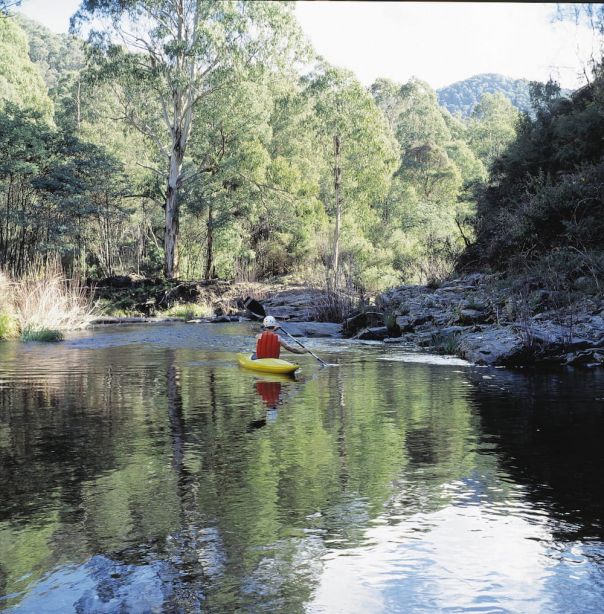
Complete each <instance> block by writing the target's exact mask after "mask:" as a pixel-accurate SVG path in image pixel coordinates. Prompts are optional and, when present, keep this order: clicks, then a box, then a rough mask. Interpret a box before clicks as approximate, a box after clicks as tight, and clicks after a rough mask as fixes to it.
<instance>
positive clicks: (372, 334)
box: [353, 326, 388, 341]
mask: <svg viewBox="0 0 604 614" xmlns="http://www.w3.org/2000/svg"><path fill="white" fill-rule="evenodd" d="M387 337H388V329H387V328H386V327H385V326H374V327H370V328H364V329H363V330H360V331H359V332H358V333H357V334H356V335H355V336H354V337H353V339H361V340H363V341H383V340H384V339H386V338H387Z"/></svg>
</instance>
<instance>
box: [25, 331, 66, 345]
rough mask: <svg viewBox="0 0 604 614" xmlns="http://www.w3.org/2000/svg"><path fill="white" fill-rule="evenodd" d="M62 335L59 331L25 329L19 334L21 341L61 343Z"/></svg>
mask: <svg viewBox="0 0 604 614" xmlns="http://www.w3.org/2000/svg"><path fill="white" fill-rule="evenodd" d="M63 338H64V335H63V333H62V332H61V331H60V330H53V329H51V328H25V329H23V331H22V332H21V341H44V342H51V341H63Z"/></svg>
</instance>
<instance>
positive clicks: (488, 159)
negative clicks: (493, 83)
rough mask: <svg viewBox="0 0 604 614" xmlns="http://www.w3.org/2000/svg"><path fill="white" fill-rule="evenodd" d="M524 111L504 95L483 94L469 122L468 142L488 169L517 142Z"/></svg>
mask: <svg viewBox="0 0 604 614" xmlns="http://www.w3.org/2000/svg"><path fill="white" fill-rule="evenodd" d="M520 118H521V114H520V111H518V109H516V108H515V107H514V106H513V105H512V103H511V102H510V101H509V100H508V98H506V97H505V96H504V95H503V94H501V93H497V94H483V96H482V98H481V99H480V102H479V103H478V104H477V105H476V107H475V108H474V111H473V112H472V115H471V118H470V122H469V129H468V133H469V145H470V147H471V148H472V149H473V150H474V152H475V153H476V155H477V156H478V157H479V158H480V160H481V161H482V162H483V163H484V165H485V166H486V167H487V168H488V167H490V166H491V164H492V163H493V161H494V160H495V159H496V158H498V157H499V156H500V155H501V154H502V153H503V152H504V151H505V149H506V147H507V146H508V145H509V144H510V143H511V142H512V141H514V139H515V138H516V136H517V129H518V125H519V122H520Z"/></svg>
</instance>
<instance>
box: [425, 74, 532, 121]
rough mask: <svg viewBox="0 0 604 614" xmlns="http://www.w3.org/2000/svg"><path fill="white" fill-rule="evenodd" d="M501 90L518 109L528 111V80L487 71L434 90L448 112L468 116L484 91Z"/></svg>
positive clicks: (529, 104) (494, 92)
mask: <svg viewBox="0 0 604 614" xmlns="http://www.w3.org/2000/svg"><path fill="white" fill-rule="evenodd" d="M487 92H488V93H490V94H496V93H497V92H501V93H502V94H504V96H506V97H507V98H509V99H510V101H511V102H512V104H513V105H514V106H515V107H516V108H517V109H519V110H520V111H527V112H528V111H530V109H531V101H530V96H529V81H527V80H526V79H511V78H510V77H504V76H503V75H497V74H494V73H487V74H482V75H475V76H474V77H470V78H469V79H464V80H463V81H457V83H453V84H451V85H447V86H446V87H442V88H440V89H438V90H436V95H437V97H438V102H439V104H440V105H441V106H443V107H445V108H446V109H447V110H448V111H449V112H450V113H452V114H455V113H461V115H462V116H464V117H468V116H469V115H470V114H471V113H472V111H473V109H474V107H475V106H476V105H477V104H478V102H480V99H481V98H482V95H483V94H485V93H487Z"/></svg>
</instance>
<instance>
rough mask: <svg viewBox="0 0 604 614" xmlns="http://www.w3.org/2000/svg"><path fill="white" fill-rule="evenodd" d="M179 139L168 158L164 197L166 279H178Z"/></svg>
mask: <svg viewBox="0 0 604 614" xmlns="http://www.w3.org/2000/svg"><path fill="white" fill-rule="evenodd" d="M182 158H183V156H182V153H181V149H180V139H178V141H177V142H176V145H175V146H174V148H173V150H172V155H171V156H170V172H169V174H168V193H167V196H166V226H165V234H164V273H165V275H166V277H167V278H168V279H174V278H176V277H178V250H177V246H176V241H177V240H178V221H179V220H178V213H179V212H178V187H179V185H178V184H179V180H180V171H181V166H182Z"/></svg>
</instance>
